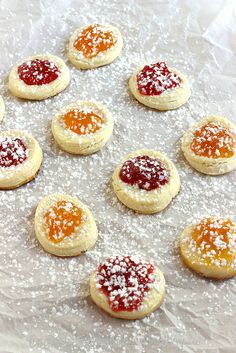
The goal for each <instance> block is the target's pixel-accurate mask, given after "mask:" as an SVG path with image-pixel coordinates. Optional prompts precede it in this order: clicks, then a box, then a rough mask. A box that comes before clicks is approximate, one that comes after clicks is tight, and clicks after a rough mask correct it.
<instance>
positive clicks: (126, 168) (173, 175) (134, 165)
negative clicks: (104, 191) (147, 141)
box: [112, 149, 180, 214]
mask: <svg viewBox="0 0 236 353" xmlns="http://www.w3.org/2000/svg"><path fill="white" fill-rule="evenodd" d="M112 184H113V188H114V191H115V193H116V196H117V197H118V199H119V200H120V201H121V202H122V203H123V204H124V205H126V206H127V207H129V208H131V209H133V210H135V211H137V212H140V213H144V214H151V213H156V212H160V211H162V210H163V209H164V208H165V207H167V205H168V204H169V203H170V202H171V200H172V198H174V197H175V196H176V195H177V193H178V192H179V189H180V178H179V174H178V171H177V169H176V167H175V165H174V164H173V163H172V162H171V161H170V160H169V158H168V157H166V156H165V155H164V154H163V153H161V152H157V151H153V150H147V149H143V150H138V151H135V152H132V153H130V154H128V155H127V156H126V157H124V159H123V160H122V161H121V163H120V164H119V165H118V167H117V168H116V169H115V171H114V174H113V178H112Z"/></svg>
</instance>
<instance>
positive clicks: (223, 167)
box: [181, 115, 236, 175]
mask: <svg viewBox="0 0 236 353" xmlns="http://www.w3.org/2000/svg"><path fill="white" fill-rule="evenodd" d="M181 148H182V151H183V153H184V156H185V158H186V159H187V161H188V162H189V164H190V165H191V166H192V167H193V168H195V169H196V170H198V171H199V172H201V173H204V174H210V175H219V174H225V173H228V172H230V171H232V170H235V169H236V154H235V153H236V126H235V125H234V124H233V123H231V122H230V121H229V120H228V119H226V118H223V117H220V116H217V115H212V116H210V117H207V118H204V119H203V120H201V121H200V122H198V123H197V124H195V125H194V126H192V127H191V128H190V129H189V130H187V131H186V132H185V134H184V135H183V137H182V142H181Z"/></svg>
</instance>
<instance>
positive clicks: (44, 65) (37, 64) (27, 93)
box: [8, 54, 70, 100]
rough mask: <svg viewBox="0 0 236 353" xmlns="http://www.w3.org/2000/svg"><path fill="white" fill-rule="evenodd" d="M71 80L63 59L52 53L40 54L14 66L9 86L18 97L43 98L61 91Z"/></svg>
mask: <svg viewBox="0 0 236 353" xmlns="http://www.w3.org/2000/svg"><path fill="white" fill-rule="evenodd" d="M19 70H20V71H19ZM69 82H70V72H69V69H68V67H67V66H66V64H65V63H64V61H63V60H62V59H60V58H59V57H57V56H55V55H51V54H40V55H34V56H31V57H29V58H27V59H24V60H22V61H21V62H19V63H18V64H17V65H16V66H14V67H13V69H12V70H11V72H10V75H9V80H8V86H9V90H10V91H11V93H12V94H13V95H14V96H16V97H19V98H25V99H31V100H42V99H46V98H48V97H51V96H55V95H56V94H58V93H60V92H61V91H63V90H64V89H65V88H66V87H67V86H68V84H69Z"/></svg>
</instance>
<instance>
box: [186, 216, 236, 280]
mask: <svg viewBox="0 0 236 353" xmlns="http://www.w3.org/2000/svg"><path fill="white" fill-rule="evenodd" d="M180 253H181V256H182V258H183V260H184V262H185V263H186V264H187V266H189V267H190V268H191V269H193V270H194V271H196V272H197V273H199V274H201V275H203V276H205V277H210V278H215V279H224V278H230V277H233V276H235V275H236V224H235V223H234V222H233V221H232V220H231V219H229V218H223V217H208V218H205V219H203V220H201V221H200V222H199V223H198V224H196V225H188V226H187V227H186V228H185V229H184V231H183V233H182V234H181V237H180Z"/></svg>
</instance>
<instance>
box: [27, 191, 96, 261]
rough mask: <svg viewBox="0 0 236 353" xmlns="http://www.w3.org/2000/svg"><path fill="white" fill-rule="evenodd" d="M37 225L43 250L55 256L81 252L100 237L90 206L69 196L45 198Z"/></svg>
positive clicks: (42, 201) (40, 208) (54, 195)
mask: <svg viewBox="0 0 236 353" xmlns="http://www.w3.org/2000/svg"><path fill="white" fill-rule="evenodd" d="M34 226H35V234H36V237H37V239H38V241H39V242H40V244H41V245H42V247H43V248H44V250H46V251H47V252H49V253H51V254H53V255H56V256H62V257H65V256H78V255H81V254H82V253H84V252H86V251H87V250H89V249H91V248H92V247H93V246H94V244H95V243H96V240H97V237H98V230H97V226H96V223H95V220H94V217H93V215H92V213H91V211H90V210H89V208H88V207H87V206H86V205H84V204H83V203H82V202H81V201H79V200H78V199H77V198H75V197H72V196H68V195H62V194H53V195H49V196H46V197H44V198H43V199H42V200H41V201H40V202H39V204H38V206H37V209H36V213H35V223H34Z"/></svg>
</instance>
